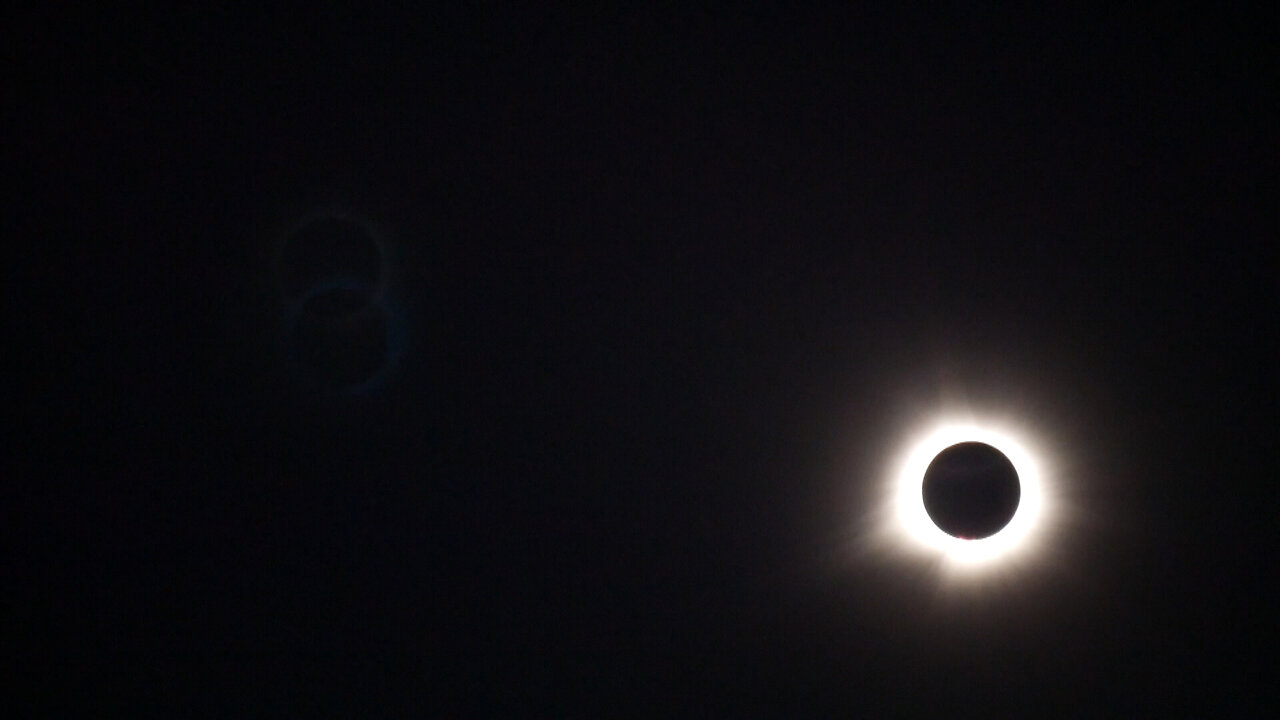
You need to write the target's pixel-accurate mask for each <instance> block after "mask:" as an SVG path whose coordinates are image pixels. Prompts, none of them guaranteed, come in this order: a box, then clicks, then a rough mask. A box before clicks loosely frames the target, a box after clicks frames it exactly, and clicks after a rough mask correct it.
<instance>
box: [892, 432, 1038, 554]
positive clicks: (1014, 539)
mask: <svg viewBox="0 0 1280 720" xmlns="http://www.w3.org/2000/svg"><path fill="white" fill-rule="evenodd" d="M971 441H972V442H981V443H986V444H987V445H990V446H992V447H994V448H996V449H997V450H999V451H1000V452H1002V453H1004V455H1005V456H1006V457H1008V458H1009V461H1010V462H1012V463H1013V466H1014V468H1015V469H1016V470H1017V473H1018V480H1019V482H1020V483H1021V486H1022V497H1021V500H1020V502H1019V504H1018V509H1017V512H1016V513H1015V514H1014V516H1013V519H1011V520H1010V521H1009V524H1008V525H1006V526H1005V527H1004V528H1003V529H1002V530H1000V532H998V533H996V534H995V535H992V536H990V537H987V538H982V539H977V540H965V539H961V538H957V537H953V536H951V535H948V534H947V533H946V532H943V530H942V529H941V528H939V527H938V526H937V525H935V524H934V523H933V521H932V520H931V519H930V518H929V514H928V513H927V512H926V511H925V507H924V499H923V494H922V487H923V482H924V474H925V470H926V469H927V468H928V467H929V463H930V462H932V461H933V459H934V457H936V456H937V455H938V453H940V452H942V451H943V450H945V449H946V448H948V447H951V446H952V445H955V444H957V443H962V442H971ZM1035 448H1036V444H1035V443H1033V442H1031V440H1030V439H1029V437H1028V434H1027V433H1024V432H1019V431H1015V430H1012V429H1009V428H1007V427H1002V426H999V425H993V424H988V423H980V422H943V423H939V424H938V425H936V426H934V427H932V428H930V429H928V430H926V431H924V432H921V433H920V434H918V435H917V436H915V437H914V438H913V439H912V440H911V441H910V442H909V443H908V445H907V448H906V451H905V452H904V453H903V454H902V455H901V456H900V459H899V461H898V463H897V466H896V468H897V469H896V471H895V473H894V475H893V477H894V480H893V481H892V482H891V483H890V493H889V494H890V497H889V503H890V505H891V507H892V512H891V513H890V515H891V516H892V518H893V528H892V532H893V533H895V534H896V535H897V537H898V539H899V540H900V541H901V546H902V547H905V548H907V549H909V550H913V551H916V552H919V553H924V554H932V555H933V556H934V557H938V558H941V559H942V560H943V561H945V562H946V563H947V564H948V565H949V566H951V567H953V568H955V569H966V570H976V569H978V568H982V567H990V566H993V565H1003V564H1004V563H1005V562H1006V561H1010V560H1018V559H1026V558H1028V557H1029V556H1030V555H1031V554H1033V553H1034V551H1035V550H1036V549H1037V547H1038V546H1039V545H1040V543H1041V541H1042V539H1043V535H1044V530H1045V525H1046V520H1047V519H1048V511H1049V508H1048V505H1049V503H1048V497H1047V495H1048V493H1047V492H1046V485H1045V478H1046V476H1045V473H1046V468H1045V467H1044V462H1043V457H1042V455H1043V453H1040V452H1037V451H1036V450H1035Z"/></svg>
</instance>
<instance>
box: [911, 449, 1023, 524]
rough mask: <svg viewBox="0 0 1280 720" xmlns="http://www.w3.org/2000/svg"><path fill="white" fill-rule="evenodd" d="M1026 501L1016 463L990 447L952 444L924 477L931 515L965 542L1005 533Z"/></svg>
mask: <svg viewBox="0 0 1280 720" xmlns="http://www.w3.org/2000/svg"><path fill="white" fill-rule="evenodd" d="M1021 496H1022V488H1021V486H1020V485H1019V483H1018V471H1017V470H1015V469H1014V467H1013V463H1012V462H1010V461H1009V458H1007V457H1005V455H1004V453H1002V452H1000V451H999V450H997V449H995V448H993V447H991V446H990V445H987V444H986V443H980V442H963V443H959V444H956V445H952V446H951V447H949V448H947V449H946V450H943V451H942V452H940V453H938V455H937V456H936V457H934V459H933V462H931V463H929V468H928V469H927V470H925V472H924V509H925V512H927V513H929V518H930V519H931V520H933V523H934V524H935V525H937V526H938V527H939V528H940V529H941V530H942V531H943V532H945V533H947V534H948V535H952V536H955V537H958V538H962V539H965V540H977V539H980V538H985V537H990V536H992V535H995V534H996V533H998V532H1000V530H1001V529H1003V528H1004V526H1005V525H1008V524H1009V521H1010V520H1012V519H1013V515H1014V513H1015V512H1016V511H1017V509H1018V500H1019V499H1020V498H1021Z"/></svg>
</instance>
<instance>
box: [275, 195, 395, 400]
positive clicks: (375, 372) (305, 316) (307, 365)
mask: <svg viewBox="0 0 1280 720" xmlns="http://www.w3.org/2000/svg"><path fill="white" fill-rule="evenodd" d="M384 246H385V243H384V240H383V238H382V237H381V236H380V235H379V234H378V233H377V232H376V231H375V230H374V228H373V226H372V225H371V224H370V223H368V222H366V221H363V220H361V219H359V218H356V217H351V216H348V215H347V214H345V213H338V212H333V213H320V214H318V215H316V216H314V217H312V218H310V219H308V220H306V221H305V222H303V223H301V224H300V225H299V226H297V227H295V228H293V229H292V230H291V231H290V232H289V233H288V234H287V235H286V236H285V238H284V239H283V243H282V247H281V248H280V251H279V255H278V256H277V258H276V264H275V271H276V282H277V285H278V287H279V290H280V294H281V301H282V302H281V314H280V331H281V332H280V342H281V344H282V348H281V349H282V351H283V356H284V358H285V359H286V361H287V365H288V368H289V371H290V373H291V374H292V375H293V376H294V378H295V379H296V380H297V381H299V382H300V383H301V387H303V388H305V389H308V390H311V391H315V392H319V393H322V394H332V393H339V394H343V395H350V394H352V393H357V394H358V393H362V392H365V391H368V390H372V389H374V387H375V386H377V385H379V384H380V383H381V381H383V380H385V379H386V376H387V373H388V371H389V370H390V369H391V366H392V364H393V361H394V360H395V357H396V355H397V353H398V351H399V347H400V345H401V341H402V339H403V338H402V335H403V328H402V325H403V323H402V322H401V321H400V318H399V317H398V313H397V303H395V301H394V298H393V297H392V292H391V287H390V285H391V283H390V278H389V277H388V270H389V269H390V268H389V262H388V261H389V259H388V258H387V256H386V248H385V247H384Z"/></svg>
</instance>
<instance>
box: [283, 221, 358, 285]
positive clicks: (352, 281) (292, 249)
mask: <svg viewBox="0 0 1280 720" xmlns="http://www.w3.org/2000/svg"><path fill="white" fill-rule="evenodd" d="M381 274H382V251H381V249H380V248H379V247H378V243H377V241H376V240H374V237H373V234H372V233H370V232H369V230H368V229H367V228H366V227H365V226H364V225H363V224H362V223H360V222H358V221H355V220H350V219H347V218H343V217H333V216H327V217H321V218H318V219H316V220H312V221H311V222H309V223H307V224H306V225H303V226H302V227H301V228H299V229H298V230H297V231H296V232H294V233H293V235H292V236H290V237H289V239H288V241H286V242H285V245H284V247H283V248H282V250H281V256H280V282H281V285H282V287H283V290H284V294H285V296H286V297H289V298H299V297H302V296H305V295H307V294H309V293H310V292H312V291H313V290H314V289H315V288H316V287H318V286H325V285H335V284H341V285H344V286H347V287H355V288H360V289H363V290H365V291H368V292H371V291H372V290H373V289H374V288H376V287H377V286H378V285H379V283H380V282H381V281H382V278H381Z"/></svg>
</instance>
